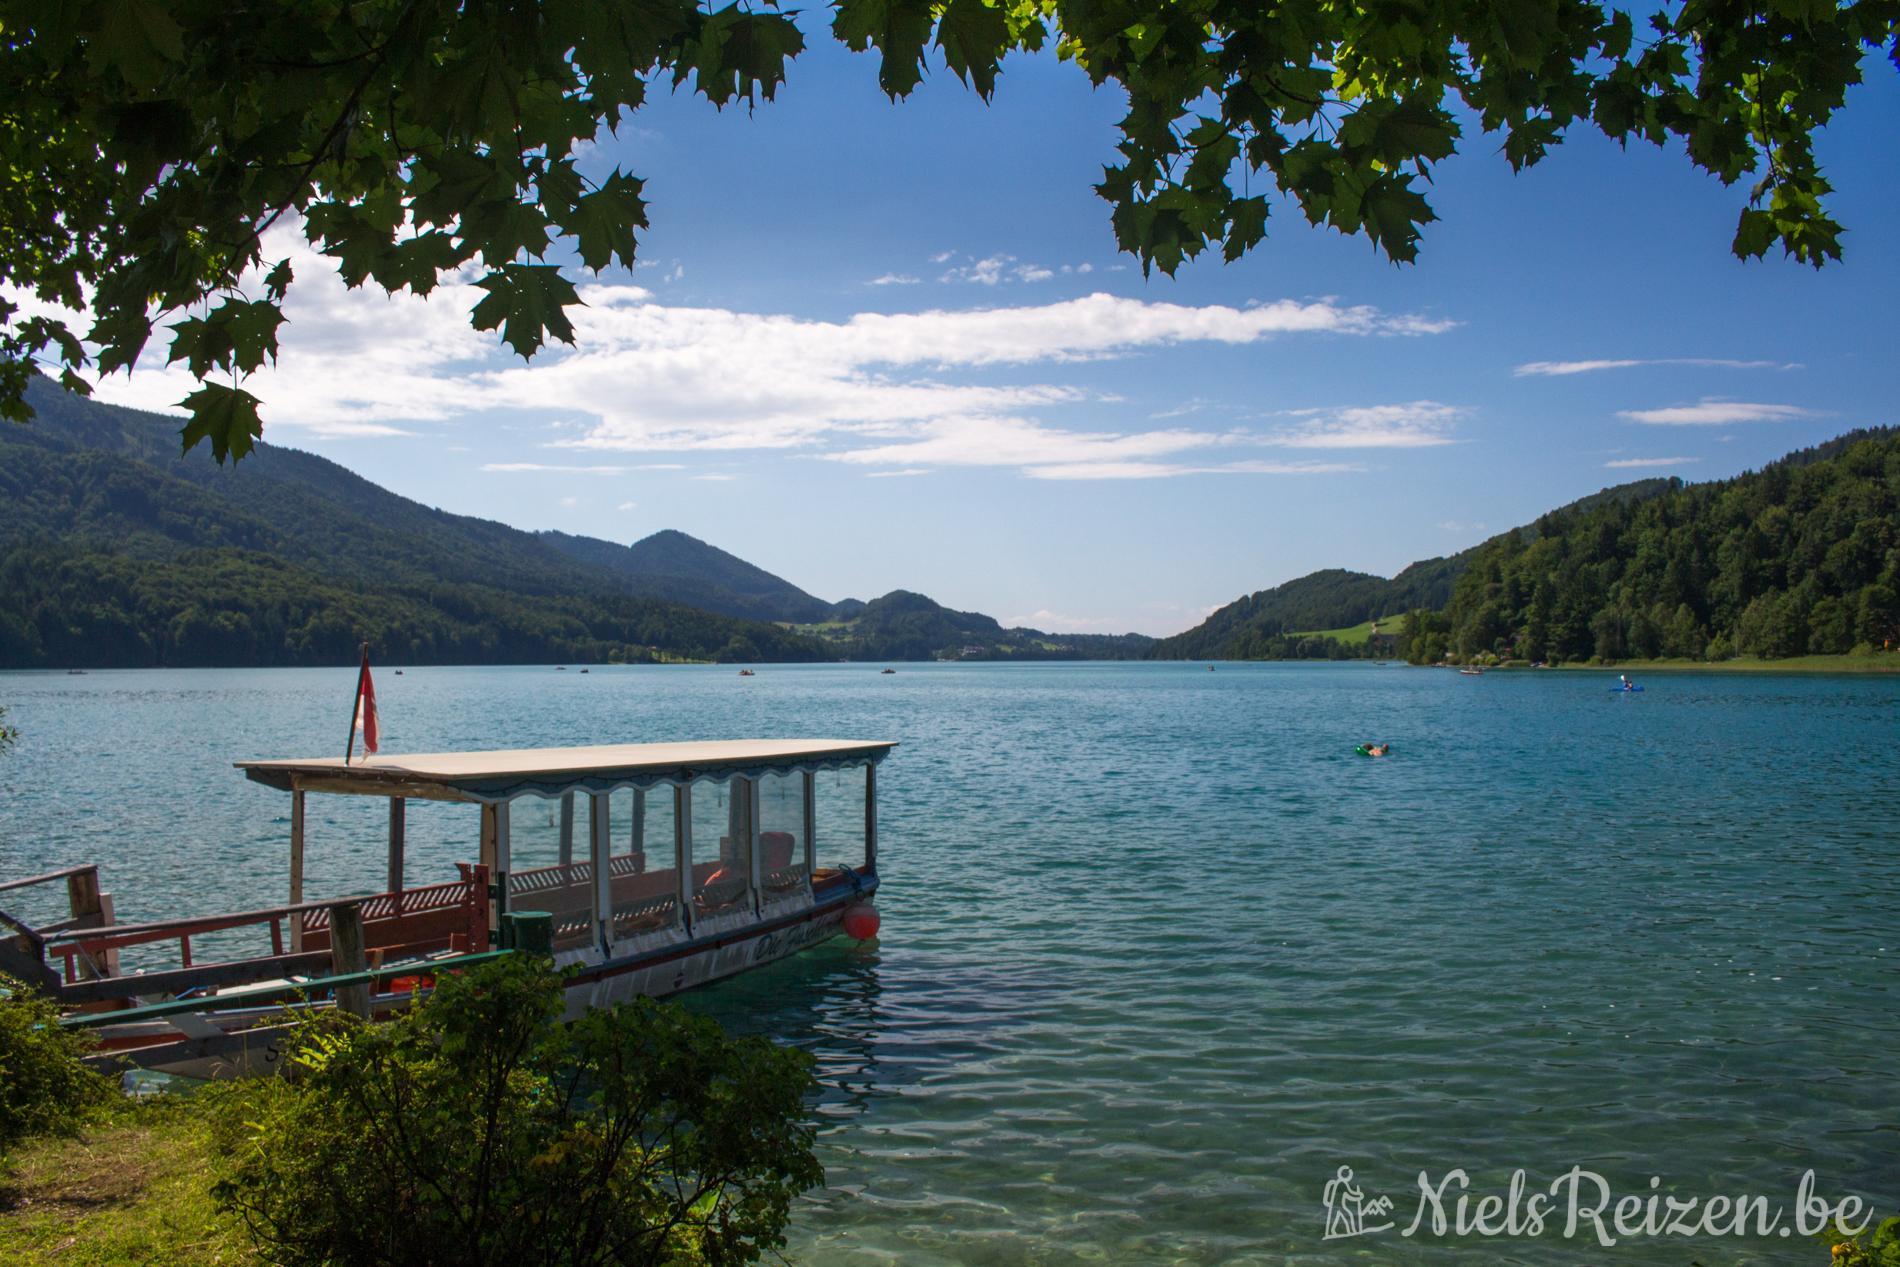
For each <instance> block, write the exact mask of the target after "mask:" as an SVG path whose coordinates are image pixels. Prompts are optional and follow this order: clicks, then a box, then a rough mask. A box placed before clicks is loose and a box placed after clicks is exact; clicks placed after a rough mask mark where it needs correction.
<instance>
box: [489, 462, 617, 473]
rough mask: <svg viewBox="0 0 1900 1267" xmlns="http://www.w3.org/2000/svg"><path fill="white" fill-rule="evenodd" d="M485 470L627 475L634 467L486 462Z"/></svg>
mask: <svg viewBox="0 0 1900 1267" xmlns="http://www.w3.org/2000/svg"><path fill="white" fill-rule="evenodd" d="M482 469H483V470H484V471H497V472H508V473H515V472H523V471H565V472H566V473H568V474H570V475H625V474H626V473H627V472H628V471H630V470H632V469H633V468H632V467H628V466H563V465H560V464H558V463H552V462H485V463H483V464H482Z"/></svg>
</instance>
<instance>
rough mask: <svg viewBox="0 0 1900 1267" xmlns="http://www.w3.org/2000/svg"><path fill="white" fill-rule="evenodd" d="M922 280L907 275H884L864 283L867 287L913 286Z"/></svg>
mask: <svg viewBox="0 0 1900 1267" xmlns="http://www.w3.org/2000/svg"><path fill="white" fill-rule="evenodd" d="M922 280H923V279H922V278H921V277H912V276H911V275H910V274H909V273H886V274H884V275H883V276H882V277H873V278H872V279H871V280H870V281H869V282H867V283H865V284H866V285H869V286H915V285H917V284H918V283H919V282H921V281H922Z"/></svg>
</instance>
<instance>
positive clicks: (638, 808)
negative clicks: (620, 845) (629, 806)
mask: <svg viewBox="0 0 1900 1267" xmlns="http://www.w3.org/2000/svg"><path fill="white" fill-rule="evenodd" d="M627 847H628V848H629V849H630V850H631V851H632V852H633V869H634V870H635V871H645V870H646V869H647V794H646V793H645V792H642V791H641V790H640V789H639V788H635V789H634V790H633V831H632V832H631V833H630V839H629V840H628V842H627Z"/></svg>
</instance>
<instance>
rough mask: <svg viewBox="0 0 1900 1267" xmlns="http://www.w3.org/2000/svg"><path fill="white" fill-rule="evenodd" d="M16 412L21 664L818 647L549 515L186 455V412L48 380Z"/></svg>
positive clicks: (623, 654) (11, 625)
mask: <svg viewBox="0 0 1900 1267" xmlns="http://www.w3.org/2000/svg"><path fill="white" fill-rule="evenodd" d="M31 398H32V400H33V403H34V406H35V408H36V409H37V410H38V411H39V417H38V418H37V420H35V421H34V422H33V423H31V424H28V425H23V426H22V425H14V424H8V425H6V426H5V427H4V428H0V667H6V668H25V667H36V666H46V667H63V666H100V667H136V666H145V665H246V664H335V663H344V662H347V661H349V660H350V659H351V658H353V656H354V655H355V651H356V646H357V643H358V641H359V640H361V639H365V638H366V639H368V640H369V641H370V642H371V644H372V645H373V647H374V649H375V651H376V654H377V656H378V658H379V659H381V660H384V661H389V662H397V663H401V662H409V663H493V662H510V661H515V662H521V661H527V662H532V661H539V660H574V661H582V662H585V661H589V660H596V661H598V660H607V659H629V660H640V659H648V658H655V657H684V658H693V659H714V658H724V659H744V660H759V659H777V660H807V659H814V658H820V657H823V656H825V655H826V654H827V651H826V649H825V648H823V647H821V646H820V645H819V644H817V643H815V642H813V641H811V640H809V639H805V638H801V637H799V636H797V635H795V634H792V633H790V632H788V631H787V630H784V629H782V628H779V627H778V626H775V625H772V624H769V623H765V622H762V621H744V620H737V619H733V618H731V617H729V616H725V615H719V614H715V613H710V612H705V611H699V610H695V609H693V608H690V607H687V606H684V605H681V604H679V603H675V602H666V601H660V600H657V599H653V598H643V597H638V596H634V595H629V594H628V593H626V592H625V591H624V589H622V588H621V587H619V586H617V585H616V584H615V583H614V581H613V578H612V577H610V576H608V575H605V574H602V573H600V572H598V571H596V570H594V569H591V568H589V567H588V566H586V565H585V563H583V562H582V561H580V560H577V559H574V558H572V557H570V556H569V555H567V554H565V553H563V552H562V551H559V550H556V549H554V548H553V547H551V546H550V545H548V544H547V543H546V542H545V541H543V540H541V539H539V538H538V537H536V536H535V535H534V534H532V533H525V532H521V531H519V530H517V529H514V528H509V527H507V526H506V525H503V524H498V523H493V522H490V521H487V520H481V519H475V518H471V517H468V516H462V515H451V514H447V513H445V512H442V511H439V510H432V509H430V508H428V507H425V506H422V505H419V504H417V503H415V502H412V501H409V500H408V499H406V498H403V497H399V496H397V495H395V494H393V493H390V492H388V491H387V490H385V489H382V488H378V487H377V486H376V485H374V484H371V483H370V482H369V481H367V480H364V479H362V478H360V477H358V476H356V475H353V474H352V473H350V472H349V471H347V470H345V469H344V468H342V467H340V466H338V465H336V464H335V463H333V462H329V461H327V460H325V459H323V458H320V457H316V456H314V455H312V454H308V453H300V452H297V451H296V450H291V449H282V448H277V447H275V446H272V445H259V446H258V449H257V451H256V453H255V454H254V455H253V457H251V458H247V459H246V460H245V461H244V462H243V463H242V464H240V465H238V466H236V467H235V468H219V467H216V466H213V465H212V464H210V463H207V462H204V461H203V460H202V459H199V460H190V461H187V460H181V459H180V457H179V454H178V440H177V434H176V433H177V426H178V423H177V421H176V420H175V419H169V418H163V417H160V416H158V415H154V414H147V413H141V412H139V411H136V410H129V409H118V408H114V407H111V406H106V405H98V404H93V403H91V402H87V401H82V400H80V399H78V398H76V397H73V396H70V395H68V394H67V393H65V392H63V391H60V390H58V389H56V388H53V387H51V386H50V385H48V384H47V383H45V382H44V381H40V382H37V383H35V384H34V386H33V387H32V389H31Z"/></svg>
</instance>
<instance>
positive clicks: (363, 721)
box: [343, 642, 379, 762]
mask: <svg viewBox="0 0 1900 1267" xmlns="http://www.w3.org/2000/svg"><path fill="white" fill-rule="evenodd" d="M378 730H379V728H378V726H377V724H376V683H374V682H373V681H371V680H370V676H369V644H368V643H367V642H366V643H364V644H363V667H362V669H361V670H359V671H358V672H357V675H356V707H355V709H354V711H353V712H352V713H351V714H350V746H349V747H348V748H346V749H345V750H344V752H343V759H344V761H346V762H347V761H348V760H349V759H350V754H351V753H352V752H354V751H355V749H356V742H357V740H358V739H361V740H362V741H363V752H364V753H365V754H366V755H370V756H373V755H375V752H376V740H377V737H378Z"/></svg>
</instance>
